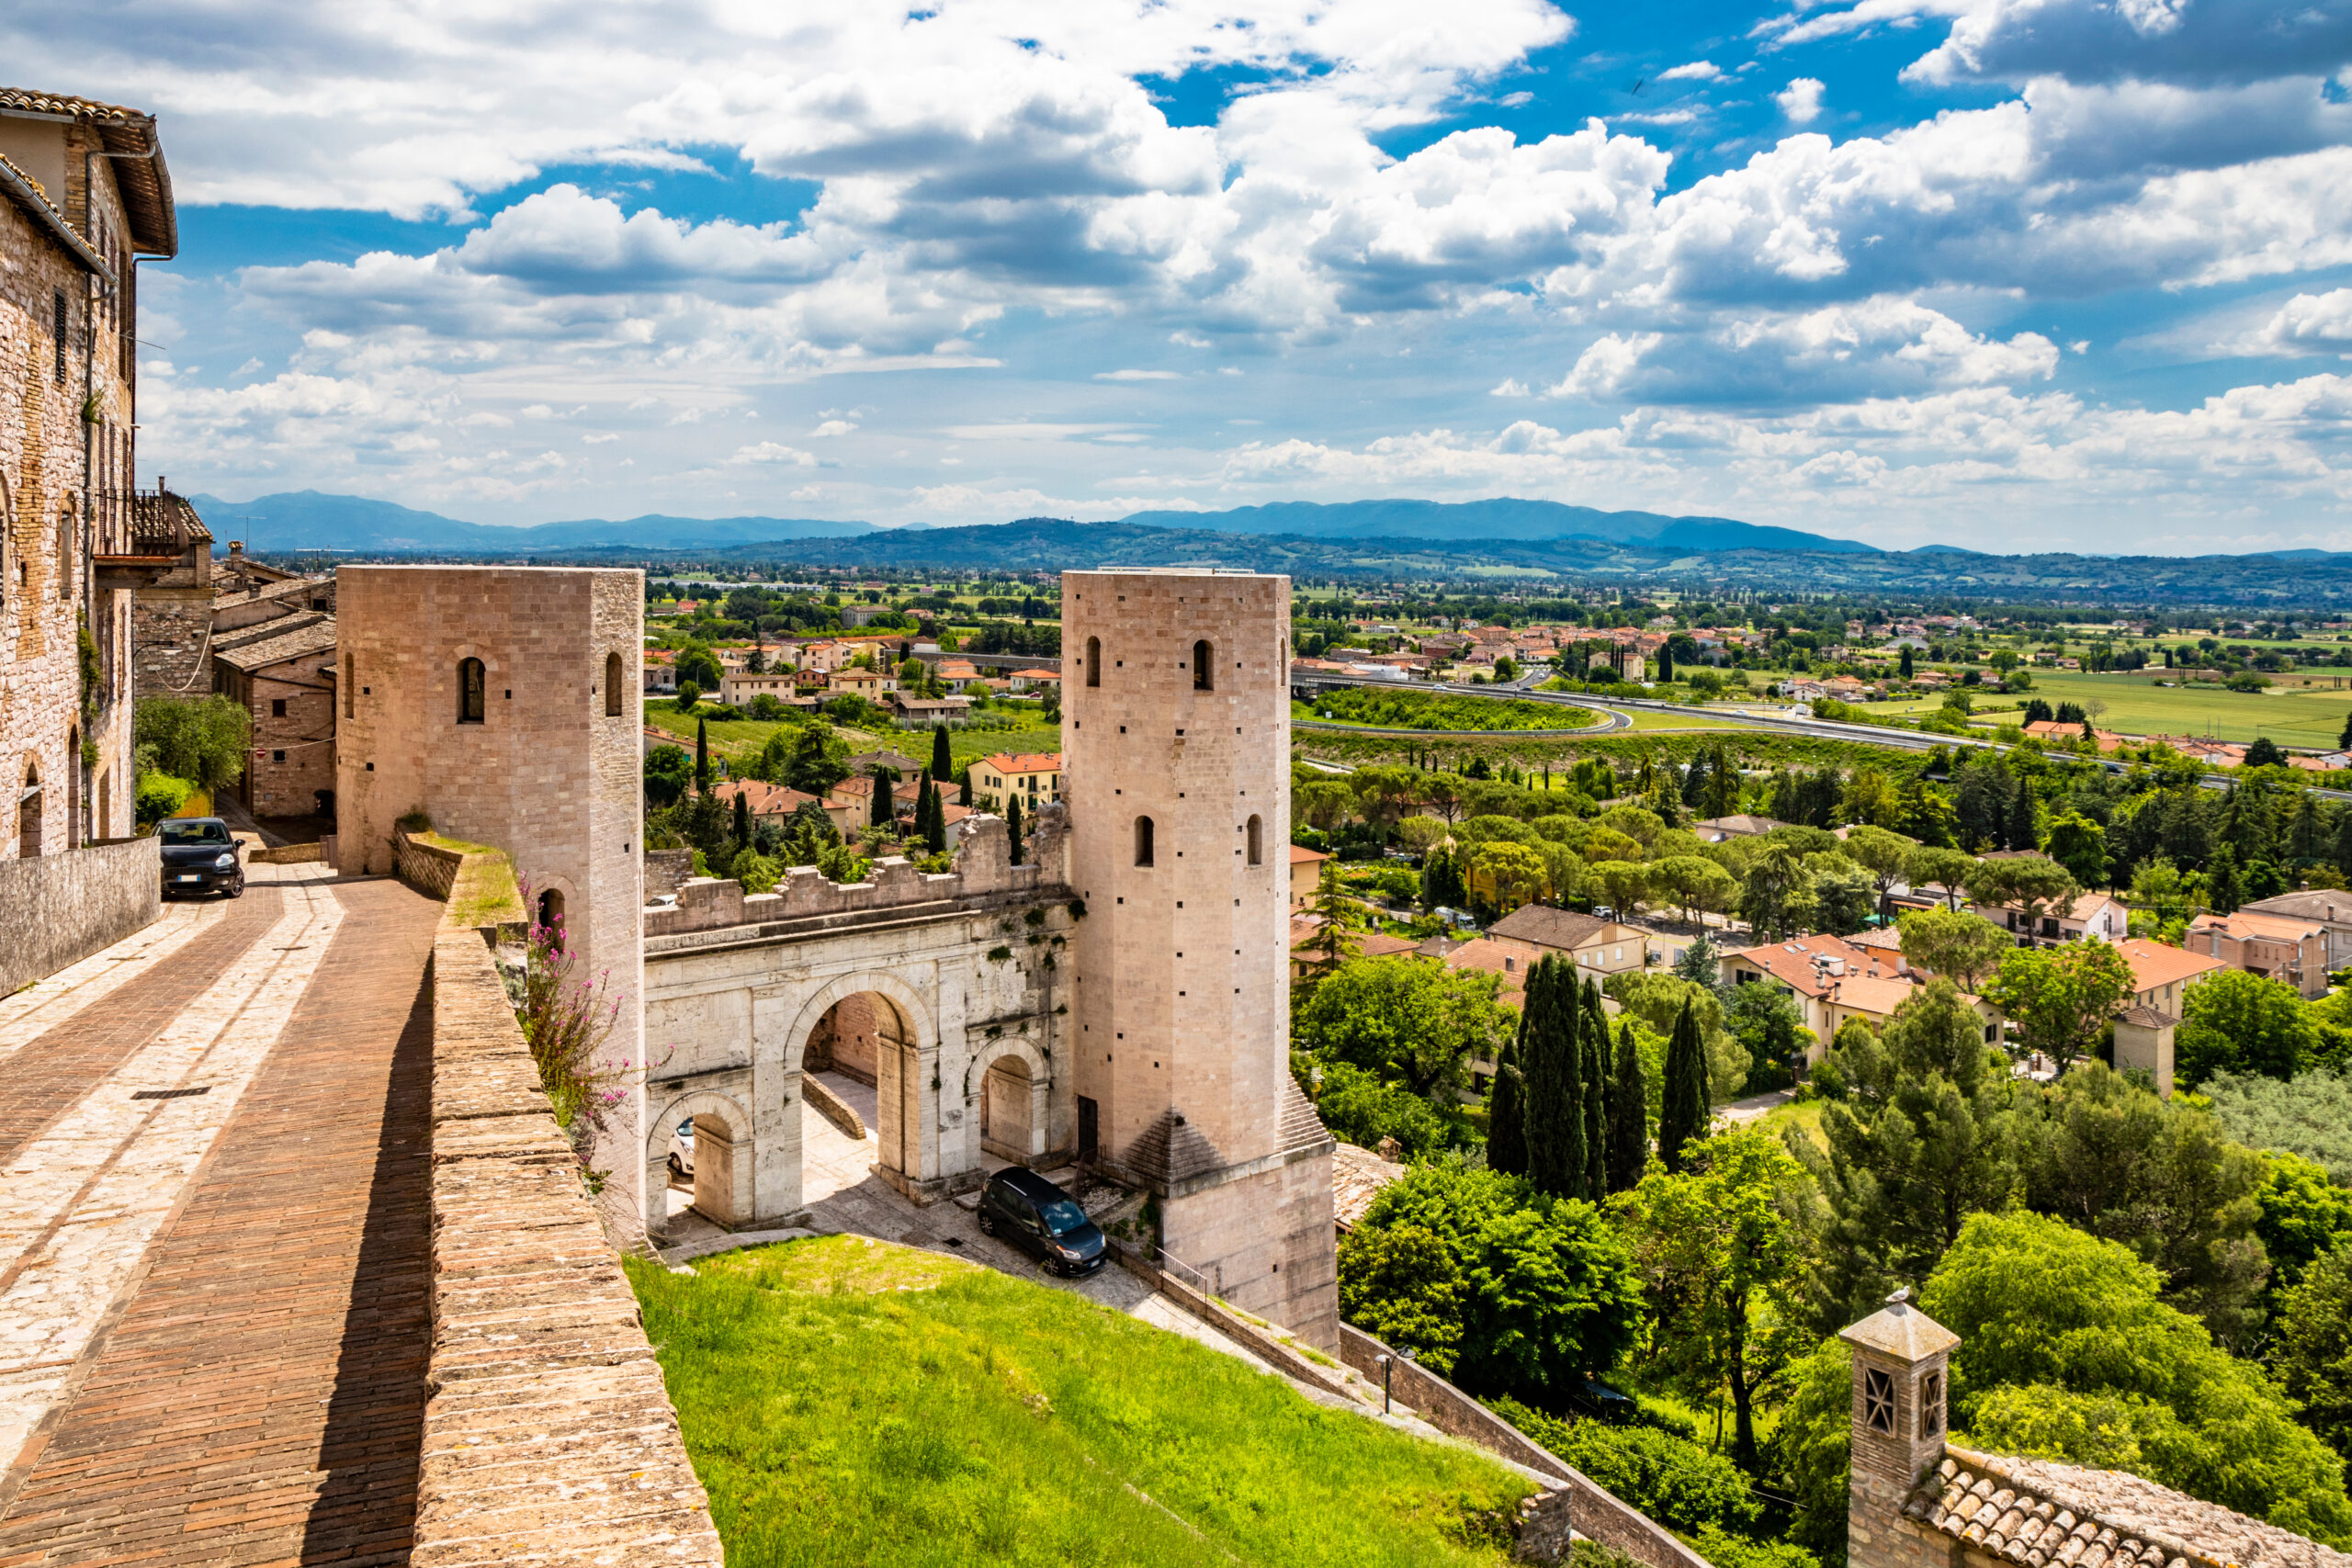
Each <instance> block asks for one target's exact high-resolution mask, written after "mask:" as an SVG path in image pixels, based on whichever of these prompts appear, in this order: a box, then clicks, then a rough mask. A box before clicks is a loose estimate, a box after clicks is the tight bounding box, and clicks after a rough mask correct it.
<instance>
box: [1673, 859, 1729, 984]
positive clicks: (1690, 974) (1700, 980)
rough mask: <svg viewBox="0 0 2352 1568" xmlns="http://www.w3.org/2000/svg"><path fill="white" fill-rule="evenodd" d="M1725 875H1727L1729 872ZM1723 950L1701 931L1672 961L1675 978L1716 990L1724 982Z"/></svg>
mask: <svg viewBox="0 0 2352 1568" xmlns="http://www.w3.org/2000/svg"><path fill="white" fill-rule="evenodd" d="M1725 875H1727V876H1728V875H1729V873H1725ZM1723 951H1724V950H1723V949H1722V948H1720V947H1718V946H1716V945H1715V939H1714V938H1713V937H1711V936H1709V935H1708V934H1707V933H1706V932H1705V931H1701V932H1700V933H1699V935H1698V938H1697V940H1696V941H1694V942H1691V945H1690V946H1688V947H1686V948H1684V949H1683V950H1682V955H1681V956H1680V957H1679V958H1677V959H1676V960H1675V961H1674V976H1675V978H1677V979H1679V980H1688V981H1690V982H1691V984H1692V985H1694V986H1704V987H1707V989H1709V990H1711V991H1713V990H1717V989H1718V988H1720V987H1722V985H1723V983H1724V971H1723Z"/></svg>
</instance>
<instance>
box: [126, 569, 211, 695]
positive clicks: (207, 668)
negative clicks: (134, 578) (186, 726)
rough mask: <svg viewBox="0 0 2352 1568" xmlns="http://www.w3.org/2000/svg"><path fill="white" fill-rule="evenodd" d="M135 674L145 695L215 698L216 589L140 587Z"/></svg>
mask: <svg viewBox="0 0 2352 1568" xmlns="http://www.w3.org/2000/svg"><path fill="white" fill-rule="evenodd" d="M130 627H131V630H130V637H131V676H132V680H133V682H134V683H135V686H136V688H137V694H138V695H139V696H141V697H178V698H184V699H187V700H190V701H200V700H201V699H203V698H205V697H208V696H209V695H211V694H212V655H211V641H212V639H211V635H210V634H211V630H212V585H211V584H210V583H209V582H200V583H191V584H186V585H182V586H177V587H163V588H142V589H141V590H140V591H139V592H138V595H137V597H136V599H135V601H134V603H133V604H132V606H131V612H130Z"/></svg>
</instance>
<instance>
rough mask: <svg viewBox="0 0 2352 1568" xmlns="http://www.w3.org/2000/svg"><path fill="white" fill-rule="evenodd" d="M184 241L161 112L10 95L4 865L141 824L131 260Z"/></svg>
mask: <svg viewBox="0 0 2352 1568" xmlns="http://www.w3.org/2000/svg"><path fill="white" fill-rule="evenodd" d="M177 248H178V233H177V230H176V227H175V220H174V216H173V210H172V198H171V181H170V176H169V174H168V172H167V170H166V168H165V165H164V158H163V152H162V148H161V145H160V144H159V142H158V141H157V140H156V136H155V126H154V121H153V119H152V118H149V117H147V116H145V115H141V114H139V113H137V112H135V111H133V110H130V109H123V108H118V107H113V106H111V105H105V104H96V103H91V102H88V101H86V100H84V99H79V98H72V97H61V96H50V95H45V94H39V93H29V92H24V91H20V90H17V89H12V88H11V89H0V764H5V768H6V773H7V775H8V777H7V779H6V788H5V789H0V858H5V857H15V856H21V855H40V854H54V853H57V852H61V851H63V850H66V849H70V848H74V847H76V846H78V845H80V844H82V843H84V842H85V841H88V840H91V839H93V838H109V837H115V836H119V835H123V834H128V833H129V832H130V822H131V810H130V801H131V794H132V791H133V789H134V787H135V781H133V780H132V779H131V777H130V695H131V682H130V657H129V654H130V646H131V642H130V590H131V588H132V587H133V586H134V585H135V583H136V581H140V578H139V575H138V572H139V567H140V563H141V558H139V557H138V556H137V555H136V553H135V551H134V549H133V547H132V541H131V533H132V528H131V521H132V520H131V515H130V496H131V492H132V489H133V485H132V478H131V476H132V466H133V462H134V458H135V446H134V432H135V430H136V427H137V419H138V411H137V403H136V379H135V377H136V368H135V364H134V359H133V352H134V337H135V334H136V332H137V296H136V278H135V272H134V267H133V263H134V259H135V258H136V257H137V256H138V255H141V254H154V255H170V254H174V253H175V251H176V250H177ZM85 637H86V638H87V657H86V658H85V653H84V649H85V642H84V639H85Z"/></svg>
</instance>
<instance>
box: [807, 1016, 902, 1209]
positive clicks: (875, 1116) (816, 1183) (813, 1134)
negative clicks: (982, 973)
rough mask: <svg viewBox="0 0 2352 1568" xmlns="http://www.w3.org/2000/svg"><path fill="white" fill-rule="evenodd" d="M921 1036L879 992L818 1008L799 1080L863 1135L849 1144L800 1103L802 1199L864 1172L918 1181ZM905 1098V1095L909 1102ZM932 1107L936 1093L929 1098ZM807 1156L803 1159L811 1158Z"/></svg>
mask: <svg viewBox="0 0 2352 1568" xmlns="http://www.w3.org/2000/svg"><path fill="white" fill-rule="evenodd" d="M921 1056H922V1032H921V1030H920V1029H919V1028H918V1027H917V1026H916V1024H915V1021H914V1018H913V1015H912V1013H911V1011H910V1009H909V1008H908V1007H907V1006H906V1005H905V1004H903V1003H901V1002H899V1001H898V1000H896V999H894V998H891V997H888V996H886V995H884V994H883V993H882V992H880V991H854V992H852V993H851V994H850V995H848V996H845V997H842V998H841V999H840V1000H838V1001H836V1002H834V1003H833V1004H832V1005H831V1006H830V1007H828V1008H826V1009H825V1010H824V1012H823V1013H822V1014H821V1015H820V1017H819V1018H818V1020H817V1021H816V1023H815V1024H814V1025H813V1026H811V1027H810V1029H809V1038H808V1042H807V1043H806V1044H805V1045H804V1046H803V1047H802V1049H801V1053H800V1070H801V1075H802V1077H803V1078H804V1079H806V1078H807V1077H810V1076H811V1075H814V1076H816V1077H818V1078H819V1080H820V1082H821V1083H822V1085H823V1087H824V1088H825V1089H827V1090H829V1091H830V1092H831V1094H832V1095H833V1097H834V1098H835V1099H837V1100H841V1101H842V1103H843V1104H845V1105H847V1106H848V1107H849V1108H850V1109H851V1110H853V1111H856V1112H857V1114H858V1116H859V1117H860V1118H861V1119H862V1120H863V1122H865V1127H866V1128H867V1130H868V1132H869V1133H870V1134H871V1135H870V1137H868V1138H865V1139H860V1140H856V1141H855V1142H854V1144H852V1143H850V1142H849V1141H848V1140H847V1139H846V1136H845V1134H842V1132H841V1130H840V1129H838V1128H835V1127H833V1126H832V1125H831V1122H830V1121H829V1120H828V1119H827V1118H825V1117H823V1116H821V1115H820V1114H819V1113H818V1112H817V1111H815V1110H814V1109H813V1108H810V1107H809V1106H808V1105H807V1104H806V1100H807V1096H806V1095H805V1094H804V1095H803V1097H802V1099H803V1101H804V1103H803V1108H802V1116H801V1122H800V1126H801V1148H802V1151H803V1154H802V1174H801V1183H802V1198H803V1201H809V1202H814V1201H817V1200H819V1199H820V1198H822V1197H824V1196H826V1195H827V1190H838V1189H839V1188H840V1187H842V1186H844V1185H854V1184H855V1183H856V1182H858V1181H862V1180H865V1179H866V1178H867V1176H868V1175H869V1174H870V1173H873V1172H876V1171H878V1172H880V1173H882V1175H883V1179H885V1180H890V1179H891V1178H892V1177H893V1176H896V1177H899V1178H900V1179H909V1178H911V1179H921V1173H922V1170H923V1168H924V1163H925V1162H924V1159H923V1141H924V1140H923V1123H924V1122H925V1118H924V1117H923V1115H922V1103H923V1100H924V1098H925V1096H926V1094H927V1093H928V1092H929V1091H928V1089H926V1085H927V1084H928V1082H929V1078H928V1077H927V1075H926V1072H925V1070H924V1068H923V1066H922V1063H921V1060H920V1058H921ZM910 1097H911V1098H910ZM932 1100H933V1103H936V1096H932ZM811 1156H815V1157H813V1158H812V1157H811Z"/></svg>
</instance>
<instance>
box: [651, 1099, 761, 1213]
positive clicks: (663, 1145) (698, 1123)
mask: <svg viewBox="0 0 2352 1568" xmlns="http://www.w3.org/2000/svg"><path fill="white" fill-rule="evenodd" d="M647 1145H648V1146H647V1149H646V1155H647V1166H648V1168H649V1169H653V1170H660V1171H662V1172H663V1173H665V1175H666V1176H667V1178H668V1179H669V1184H670V1186H672V1187H673V1188H678V1189H691V1190H692V1191H693V1193H694V1208H695V1213H699V1214H701V1215H702V1216H703V1218H705V1219H707V1220H708V1221H710V1222H711V1223H712V1224H718V1225H723V1226H725V1227H727V1228H728V1229H729V1230H734V1229H738V1228H740V1227H742V1226H745V1225H748V1224H752V1221H753V1219H754V1217H755V1216H756V1215H757V1213H758V1201H757V1195H756V1193H755V1192H754V1190H753V1177H754V1175H755V1173H756V1172H755V1164H756V1162H755V1161H754V1160H753V1158H752V1121H751V1118H750V1117H749V1116H748V1115H747V1114H745V1112H744V1111H743V1108H742V1106H741V1105H740V1104H738V1103H736V1101H735V1100H733V1098H731V1097H730V1096H728V1095H723V1094H715V1093H712V1092H710V1091H709V1090H707V1089H706V1090H698V1091H696V1092H694V1093H691V1094H684V1095H680V1096H678V1097H677V1098H676V1099H674V1100H671V1101H670V1102H669V1103H668V1104H667V1105H665V1106H663V1107H662V1111H661V1112H660V1113H659V1114H658V1115H657V1116H656V1117H655V1118H654V1121H653V1125H652V1127H651V1129H650V1135H649V1137H648V1139H647Z"/></svg>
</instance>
